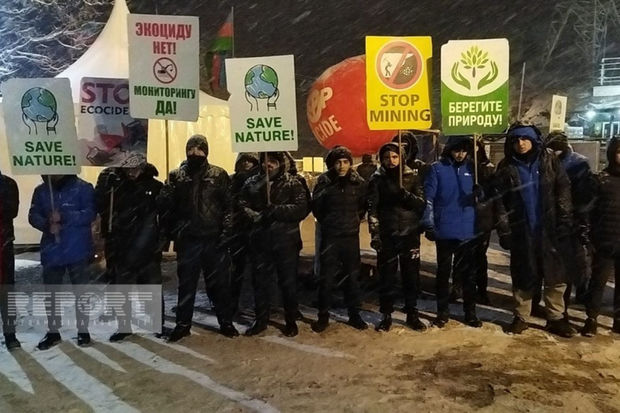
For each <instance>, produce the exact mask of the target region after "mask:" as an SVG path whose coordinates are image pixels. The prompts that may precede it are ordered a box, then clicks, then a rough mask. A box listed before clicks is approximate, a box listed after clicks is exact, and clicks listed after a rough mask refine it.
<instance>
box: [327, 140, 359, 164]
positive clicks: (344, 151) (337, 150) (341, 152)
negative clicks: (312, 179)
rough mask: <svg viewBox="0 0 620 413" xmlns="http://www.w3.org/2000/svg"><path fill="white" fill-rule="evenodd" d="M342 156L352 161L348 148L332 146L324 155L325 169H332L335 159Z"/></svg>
mask: <svg viewBox="0 0 620 413" xmlns="http://www.w3.org/2000/svg"><path fill="white" fill-rule="evenodd" d="M343 158H344V159H348V160H349V162H351V163H353V156H351V151H350V150H349V149H348V148H346V147H344V146H340V145H337V146H334V147H333V148H332V149H331V150H330V151H329V152H327V155H325V165H327V169H332V168H333V167H334V165H335V164H336V161H337V160H338V159H343Z"/></svg>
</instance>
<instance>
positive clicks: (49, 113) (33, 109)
mask: <svg viewBox="0 0 620 413" xmlns="http://www.w3.org/2000/svg"><path fill="white" fill-rule="evenodd" d="M21 107H22V121H23V122H24V124H25V125H26V127H27V128H28V134H30V135H31V134H33V130H34V134H35V135H36V134H38V125H39V124H42V123H44V124H45V131H46V132H47V134H48V135H49V134H50V132H53V133H56V124H58V112H57V110H58V104H57V103H56V97H54V94H53V93H52V92H50V91H49V90H47V89H44V88H42V87H33V88H30V89H28V90H27V91H26V93H24V94H23V96H22V101H21Z"/></svg>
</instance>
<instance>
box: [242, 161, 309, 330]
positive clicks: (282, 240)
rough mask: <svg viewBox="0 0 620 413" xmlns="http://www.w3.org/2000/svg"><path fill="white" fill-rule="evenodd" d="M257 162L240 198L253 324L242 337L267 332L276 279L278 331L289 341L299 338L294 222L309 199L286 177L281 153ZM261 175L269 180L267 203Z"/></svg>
mask: <svg viewBox="0 0 620 413" xmlns="http://www.w3.org/2000/svg"><path fill="white" fill-rule="evenodd" d="M260 160H261V165H262V169H261V172H260V174H258V175H254V176H252V177H251V178H250V179H248V180H247V181H246V183H245V184H244V186H243V188H242V190H241V196H240V205H241V207H242V208H243V210H244V211H245V214H246V215H247V216H248V218H249V219H251V220H252V228H251V230H250V246H251V247H250V256H251V259H252V264H253V279H252V284H253V286H254V304H255V320H254V323H253V325H252V326H251V327H250V328H249V329H248V330H247V331H246V333H245V334H246V335H248V336H253V335H256V334H259V333H261V332H262V331H264V330H266V329H267V324H268V323H269V316H270V313H271V301H272V300H271V294H270V293H271V290H272V287H273V284H274V282H273V281H274V275H275V276H276V278H277V283H278V285H279V287H280V289H281V290H282V296H283V304H284V319H285V322H286V325H285V327H284V329H283V331H282V332H283V334H284V335H285V336H287V337H293V336H296V335H297V334H298V329H297V323H296V321H295V320H296V319H297V313H298V302H297V266H298V262H299V251H300V250H301V234H300V232H299V223H300V222H301V221H302V220H303V219H304V218H305V217H306V215H308V200H307V195H306V191H305V189H304V187H303V186H302V184H301V183H300V181H299V180H298V179H297V178H296V177H293V176H291V175H290V174H289V173H288V172H286V170H285V165H284V162H285V161H284V154H283V153H282V152H266V153H265V152H263V153H261V155H260ZM265 171H266V172H265ZM266 173H267V174H268V176H269V178H268V179H269V199H268V198H267V183H266V180H267V177H266V176H265V174H266Z"/></svg>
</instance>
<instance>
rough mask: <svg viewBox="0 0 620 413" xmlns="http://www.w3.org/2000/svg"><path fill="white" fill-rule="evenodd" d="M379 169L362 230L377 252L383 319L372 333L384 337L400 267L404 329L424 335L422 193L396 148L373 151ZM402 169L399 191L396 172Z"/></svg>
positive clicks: (416, 177) (417, 179)
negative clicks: (381, 333) (419, 303)
mask: <svg viewBox="0 0 620 413" xmlns="http://www.w3.org/2000/svg"><path fill="white" fill-rule="evenodd" d="M379 159H380V160H381V166H380V167H379V169H378V170H377V172H375V173H374V174H373V175H372V176H371V178H370V182H369V183H368V228H369V231H370V236H371V243H370V245H371V247H372V248H373V249H374V250H375V251H377V269H378V271H379V280H380V281H379V283H380V311H381V313H382V314H383V317H382V319H381V321H380V322H379V324H377V325H376V326H375V329H376V330H377V331H389V330H390V328H391V326H392V312H393V311H394V298H395V295H396V292H395V286H396V273H397V271H398V268H399V266H400V276H401V279H402V286H403V295H404V296H405V308H404V311H405V313H406V314H407V320H406V323H407V325H408V326H409V327H411V328H412V329H414V330H425V329H426V326H425V325H424V323H422V321H421V320H420V318H419V315H418V308H417V300H418V295H419V293H420V232H421V226H420V218H421V217H422V213H423V211H424V192H423V187H422V180H421V177H420V175H417V174H414V172H413V171H412V170H411V168H409V167H408V166H406V165H404V158H403V157H402V155H401V151H400V148H399V147H398V144H397V143H394V142H388V143H386V144H384V145H383V146H382V147H381V148H380V149H379ZM401 163H402V164H403V166H402V187H401V186H400V185H399V180H400V179H399V174H400V172H399V169H400V166H399V165H401Z"/></svg>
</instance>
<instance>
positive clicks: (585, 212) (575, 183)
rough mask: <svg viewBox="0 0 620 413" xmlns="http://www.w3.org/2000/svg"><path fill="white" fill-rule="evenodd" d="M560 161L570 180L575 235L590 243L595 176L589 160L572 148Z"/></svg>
mask: <svg viewBox="0 0 620 413" xmlns="http://www.w3.org/2000/svg"><path fill="white" fill-rule="evenodd" d="M560 160H561V161H562V166H563V167H564V170H565V171H566V174H567V175H568V179H569V180H570V187H571V198H572V200H573V217H574V220H575V228H574V230H575V234H576V235H577V236H578V237H579V239H580V240H581V242H582V243H583V244H585V243H587V242H588V238H589V232H590V212H591V209H592V200H593V197H594V194H593V193H592V185H593V182H594V176H593V174H592V171H591V170H590V165H589V164H588V158H586V157H585V156H583V155H581V154H578V153H577V152H573V150H572V149H570V148H569V150H568V152H567V153H566V154H565V155H562V156H560Z"/></svg>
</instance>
